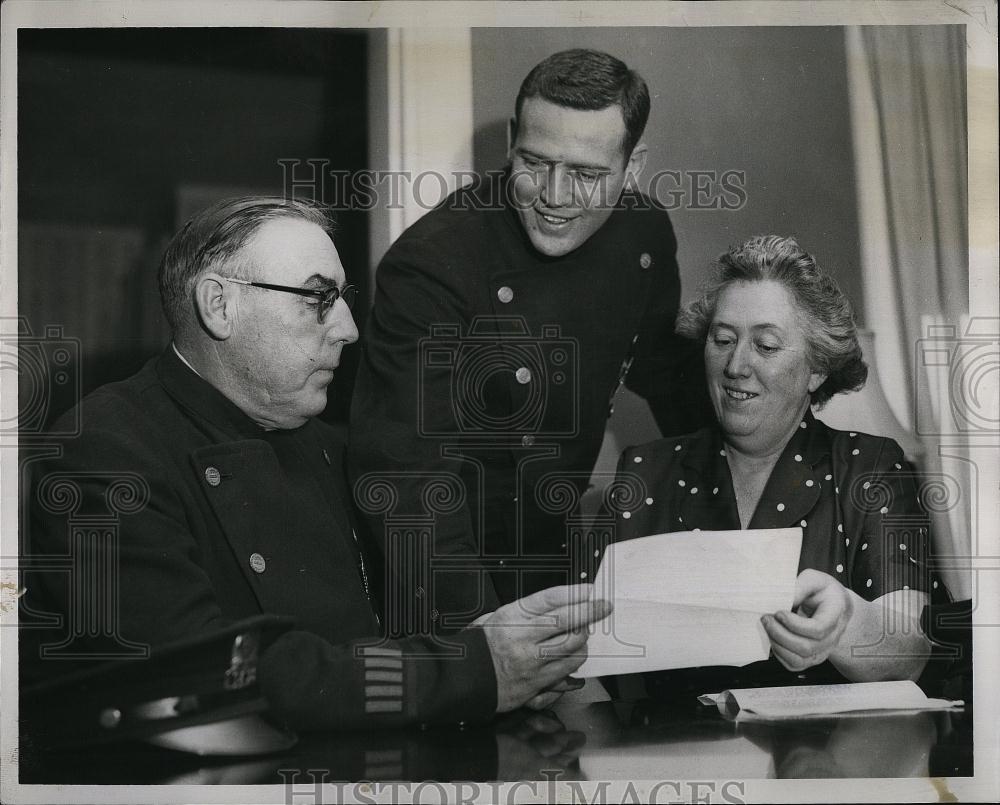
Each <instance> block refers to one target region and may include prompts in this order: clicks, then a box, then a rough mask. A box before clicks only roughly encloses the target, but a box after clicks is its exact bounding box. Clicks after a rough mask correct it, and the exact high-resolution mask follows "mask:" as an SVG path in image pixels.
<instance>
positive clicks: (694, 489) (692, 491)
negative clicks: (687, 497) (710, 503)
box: [691, 486, 698, 495]
mask: <svg viewBox="0 0 1000 805" xmlns="http://www.w3.org/2000/svg"><path fill="white" fill-rule="evenodd" d="M691 494H692V495H697V494H698V487H697V486H692V487H691Z"/></svg>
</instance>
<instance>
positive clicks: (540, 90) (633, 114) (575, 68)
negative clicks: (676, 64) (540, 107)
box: [514, 48, 649, 160]
mask: <svg viewBox="0 0 1000 805" xmlns="http://www.w3.org/2000/svg"><path fill="white" fill-rule="evenodd" d="M535 97H540V98H544V99H545V100H547V101H550V102H552V103H556V104H559V105H560V106H567V107H569V108H570V109H581V110H584V111H597V110H599V109H607V108H608V107H609V106H612V105H614V104H617V105H619V106H620V107H621V109H622V116H623V117H624V119H625V139H624V140H623V142H622V151H623V152H624V155H625V159H626V160H628V158H629V157H630V156H632V149H634V148H635V146H636V143H638V142H639V138H640V137H642V132H643V131H644V130H645V128H646V120H647V119H648V118H649V89H648V88H647V87H646V82H645V81H643V80H642V76H640V75H639V74H638V73H637V72H635V70H630V69H629V68H628V66H627V65H626V64H625V63H624V62H622V61H620V60H619V59H616V58H615V57H614V56H610V55H608V54H607V53H601V52H600V51H599V50H586V49H583V48H577V49H574V50H563V51H560V52H559V53H554V54H553V55H551V56H549V57H548V58H547V59H545V60H544V61H542V62H540V63H539V64H538V65H536V66H535V68H534V69H533V70H532V71H531V72H530V73H528V76H527V77H526V78H525V79H524V81H523V82H522V83H521V90H520V92H518V94H517V102H516V104H515V105H514V121H515V123H516V124H517V125H520V120H521V107H523V106H524V101H525V99H526V98H535Z"/></svg>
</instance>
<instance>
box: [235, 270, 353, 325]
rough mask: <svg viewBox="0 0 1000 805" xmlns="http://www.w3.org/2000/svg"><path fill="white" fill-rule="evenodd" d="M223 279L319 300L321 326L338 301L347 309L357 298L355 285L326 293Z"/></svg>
mask: <svg viewBox="0 0 1000 805" xmlns="http://www.w3.org/2000/svg"><path fill="white" fill-rule="evenodd" d="M225 279H227V280H229V281H230V282H235V283H236V284H237V285H252V286H253V287H254V288H264V289H265V290H267V291H282V292H283V293H293V294H297V295H298V296H312V297H315V298H316V299H318V300H319V304H317V305H316V320H317V321H318V322H319V323H320V324H322V323H323V320H324V319H325V318H326V314H327V313H329V312H330V308H332V307H333V306H334V305H335V304H336V302H337V300H338V299H343V300H344V303H345V304H346V305H347V307H349V308H352V307H354V300H355V299H357V296H358V287H357V286H356V285H345V286H344V287H343V288H338V287H336V286H334V287H333V288H330V289H329V290H326V291H321V290H319V289H318V288H315V289H314V288H293V287H291V286H289V285H272V284H271V283H269V282H251V281H250V280H241V279H236V278H235V277H226V278H225Z"/></svg>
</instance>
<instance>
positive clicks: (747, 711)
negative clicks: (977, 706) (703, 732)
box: [698, 680, 963, 720]
mask: <svg viewBox="0 0 1000 805" xmlns="http://www.w3.org/2000/svg"><path fill="white" fill-rule="evenodd" d="M698 701H700V702H701V703H702V704H715V705H717V706H718V708H719V712H720V713H722V714H723V715H726V716H730V717H734V718H736V719H738V720H757V719H765V720H770V719H778V718H801V717H805V716H818V715H831V714H834V713H837V714H841V713H858V712H865V711H867V712H870V711H874V710H912V711H917V710H950V709H952V708H954V707H961V706H962V705H963V702H962V701H960V700H958V701H952V700H950V699H931V698H928V697H927V696H926V695H925V694H924V692H923V691H922V690H921V689H920V688H918V687H917V685H916V683H915V682H911V681H909V680H903V681H900V682H851V683H846V684H843V685H789V686H786V687H776V688H746V689H736V690H727V691H723V692H722V693H706V694H703V695H701V696H699V697H698Z"/></svg>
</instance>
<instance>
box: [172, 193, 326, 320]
mask: <svg viewBox="0 0 1000 805" xmlns="http://www.w3.org/2000/svg"><path fill="white" fill-rule="evenodd" d="M278 218H294V219H298V220H302V221H307V222H309V223H311V224H316V225H317V226H319V227H321V228H322V229H323V231H324V232H326V233H327V235H330V236H331V237H332V236H333V230H334V221H333V218H332V216H331V214H330V211H329V209H328V208H327V207H325V206H323V205H321V204H316V203H314V202H308V201H299V200H296V199H288V198H282V197H280V196H242V197H240V198H228V199H224V200H222V201H219V202H217V203H215V204H213V205H212V206H211V207H208V208H207V209H204V210H202V211H201V212H199V213H198V214H197V215H195V216H194V217H193V218H192V219H191V220H190V221H188V222H187V223H186V224H184V226H183V227H182V228H181V230H180V231H179V232H178V233H177V234H176V235H174V237H173V239H172V240H171V241H170V243H169V245H168V246H167V249H166V251H165V252H164V253H163V259H162V260H161V261H160V270H159V277H158V279H159V286H160V303H161V304H162V305H163V313H164V315H165V316H166V317H167V321H168V322H169V323H170V328H171V330H172V331H173V332H175V333H176V332H177V331H178V330H180V329H181V328H182V327H184V326H185V324H187V323H188V322H190V321H191V318H192V313H193V310H194V304H193V297H192V294H193V292H194V287H195V285H196V284H197V281H198V278H199V277H200V276H201V275H202V274H203V273H204V272H205V271H208V270H212V269H216V270H221V269H222V267H223V266H225V267H226V268H227V269H228V270H229V276H234V277H241V278H243V279H248V277H245V276H244V275H245V274H246V269H247V267H248V266H247V264H246V261H245V260H240V259H238V258H239V257H240V256H241V255H240V252H241V250H242V249H243V247H244V246H245V245H246V243H247V241H248V240H249V239H250V238H251V237H252V236H253V234H254V233H255V232H256V231H257V230H258V229H260V227H261V226H263V225H264V224H265V223H267V222H268V221H273V220H275V219H278Z"/></svg>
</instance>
